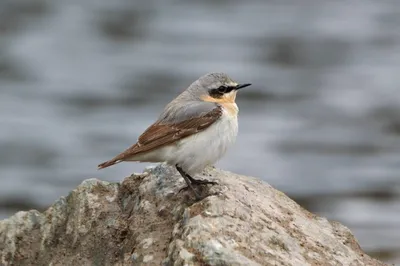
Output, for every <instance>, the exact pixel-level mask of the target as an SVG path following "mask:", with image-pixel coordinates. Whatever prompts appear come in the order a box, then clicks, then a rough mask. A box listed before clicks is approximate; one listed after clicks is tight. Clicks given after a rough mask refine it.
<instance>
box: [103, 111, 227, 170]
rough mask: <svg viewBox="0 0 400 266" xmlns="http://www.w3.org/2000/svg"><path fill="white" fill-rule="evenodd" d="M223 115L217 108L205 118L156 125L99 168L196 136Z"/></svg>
mask: <svg viewBox="0 0 400 266" xmlns="http://www.w3.org/2000/svg"><path fill="white" fill-rule="evenodd" d="M221 115H222V109H221V108H220V107H216V108H215V109H213V110H212V111H210V112H208V113H206V114H205V115H203V116H200V117H194V118H190V119H188V120H185V121H182V122H179V123H176V124H163V123H161V122H158V123H154V124H153V125H151V126H150V127H149V128H148V129H146V131H145V132H144V133H143V134H142V135H141V136H140V137H139V139H138V142H137V143H136V144H134V145H133V146H132V147H130V148H128V149H127V150H125V151H124V152H122V153H121V154H119V155H117V156H116V157H114V158H113V159H111V160H110V161H107V162H104V163H102V164H100V165H98V168H99V169H102V168H106V167H108V166H111V165H114V164H116V163H118V162H120V161H124V160H125V159H127V158H130V157H132V156H134V155H136V154H138V153H142V152H147V151H151V150H154V149H156V148H160V147H163V146H165V145H168V144H171V143H174V142H175V141H177V140H180V139H183V138H185V137H188V136H190V135H193V134H196V133H198V132H200V131H202V130H204V129H206V128H207V127H209V126H210V125H212V124H213V123H214V122H215V121H216V120H217V119H218V118H219V117H220V116H221Z"/></svg>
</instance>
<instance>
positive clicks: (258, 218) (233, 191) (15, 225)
mask: <svg viewBox="0 0 400 266" xmlns="http://www.w3.org/2000/svg"><path fill="white" fill-rule="evenodd" d="M203 175H204V176H205V177H207V178H208V179H212V180H215V181H218V182H219V185H215V186H208V187H199V190H201V193H202V194H203V195H209V196H207V197H205V198H204V199H203V200H201V201H197V202H196V201H195V200H194V198H193V195H192V193H191V192H190V191H188V190H183V191H182V192H179V190H180V188H181V187H183V186H184V181H183V179H182V178H181V177H180V176H179V175H178V174H177V173H176V171H175V170H174V169H173V168H170V167H167V166H165V165H160V166H157V167H155V168H152V169H149V170H146V171H145V173H143V174H137V175H132V176H131V177H128V178H126V179H125V180H124V181H123V182H122V183H121V184H116V183H108V182H104V181H99V180H96V179H89V180H85V181H84V182H83V183H82V184H81V185H79V186H78V187H77V188H76V189H75V190H73V191H72V192H71V193H70V194H69V195H68V196H67V197H65V198H64V197H63V198H61V199H59V200H58V201H57V202H56V203H55V204H54V205H53V206H51V207H50V208H49V209H48V210H47V211H45V212H44V213H39V212H38V211H34V210H32V211H29V212H18V213H17V214H15V215H14V216H12V217H11V218H9V219H6V220H3V221H0V265H295V266H299V265H354V266H356V265H384V264H383V263H381V262H379V261H377V260H374V259H372V258H370V257H369V256H368V255H366V254H364V253H363V251H362V250H361V249H360V247H359V245H358V243H357V242H356V240H355V239H354V237H353V235H352V234H351V232H350V231H349V230H348V229H347V228H346V227H344V226H343V225H340V224H339V223H336V222H329V221H327V220H326V219H324V218H320V217H317V216H315V215H313V214H311V213H309V212H308V211H306V210H304V209H302V208H301V207H300V206H299V205H297V204H296V203H295V202H294V201H292V200H291V199H289V198H288V197H287V196H285V195H284V194H283V193H282V192H279V191H277V190H275V189H273V188H272V187H271V186H269V185H268V184H266V183H264V182H262V181H260V180H258V179H255V178H251V177H246V176H240V175H236V174H233V173H229V172H225V171H222V170H217V169H214V168H209V169H207V170H206V171H205V172H204V173H203ZM197 178H199V177H197ZM210 194H211V195H210Z"/></svg>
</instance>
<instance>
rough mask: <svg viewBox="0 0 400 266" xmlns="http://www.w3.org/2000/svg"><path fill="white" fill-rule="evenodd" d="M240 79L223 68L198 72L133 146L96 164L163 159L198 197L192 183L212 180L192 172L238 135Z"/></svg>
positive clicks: (220, 153)
mask: <svg viewBox="0 0 400 266" xmlns="http://www.w3.org/2000/svg"><path fill="white" fill-rule="evenodd" d="M250 85H251V84H250V83H244V84H239V83H237V82H235V81H233V80H232V79H231V78H230V77H229V76H228V75H227V74H226V73H218V72H212V73H208V74H205V75H203V76H201V77H200V78H199V79H197V80H196V81H194V82H193V83H192V84H191V85H190V86H189V87H188V88H187V89H186V90H184V91H183V92H182V93H181V94H179V95H178V96H177V97H176V98H175V99H173V100H172V101H171V102H170V103H168V104H167V105H166V106H165V108H164V110H163V111H162V113H161V115H160V116H159V117H158V119H157V120H156V121H155V122H154V123H153V124H152V125H150V126H149V127H148V128H147V129H146V130H145V131H144V132H143V133H142V134H141V135H140V136H139V138H138V140H137V142H136V143H135V144H133V145H132V146H131V147H129V148H128V149H126V150H125V151H123V152H122V153H120V154H118V155H117V156H115V157H114V158H112V159H111V160H109V161H106V162H103V163H101V164H99V165H98V169H103V168H107V167H109V166H112V165H115V164H118V163H121V162H149V163H160V162H164V163H167V164H168V165H170V166H173V167H175V168H176V170H177V171H178V172H179V174H180V175H181V176H182V177H183V179H184V180H185V182H186V184H187V187H186V188H190V189H191V190H192V191H193V192H194V194H195V197H196V198H197V199H199V198H200V195H199V193H198V192H197V191H196V190H195V189H194V187H193V186H194V185H206V184H216V182H213V181H208V180H205V179H195V178H193V176H194V175H195V174H197V173H199V172H201V171H203V170H204V169H205V168H206V167H207V166H209V165H213V164H215V163H216V162H217V161H218V160H219V159H221V158H222V157H223V156H224V155H225V153H226V151H227V149H228V148H229V147H230V146H232V145H233V144H234V143H235V141H236V137H237V134H238V112H239V108H238V106H237V104H236V101H235V100H236V95H237V92H238V91H239V90H240V89H242V88H245V87H248V86H250Z"/></svg>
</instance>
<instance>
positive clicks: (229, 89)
mask: <svg viewBox="0 0 400 266" xmlns="http://www.w3.org/2000/svg"><path fill="white" fill-rule="evenodd" d="M250 85H251V84H250V83H245V84H238V83H237V82H235V81H233V80H232V79H231V78H230V77H229V76H228V75H227V74H225V73H209V74H206V75H204V76H202V77H200V78H199V79H198V80H196V81H195V82H193V83H192V85H190V87H189V88H188V92H190V94H191V95H192V96H194V97H196V98H197V99H199V100H202V101H206V102H219V103H234V102H235V99H236V93H237V91H238V90H240V89H242V88H245V87H247V86H250Z"/></svg>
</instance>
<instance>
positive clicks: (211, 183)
mask: <svg viewBox="0 0 400 266" xmlns="http://www.w3.org/2000/svg"><path fill="white" fill-rule="evenodd" d="M186 176H187V178H189V180H190V182H191V183H192V184H194V185H216V184H218V183H217V182H214V181H208V180H201V179H200V180H199V179H194V178H193V177H191V176H190V175H188V174H186Z"/></svg>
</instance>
